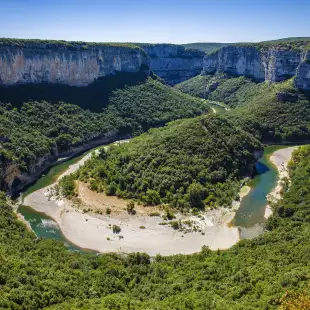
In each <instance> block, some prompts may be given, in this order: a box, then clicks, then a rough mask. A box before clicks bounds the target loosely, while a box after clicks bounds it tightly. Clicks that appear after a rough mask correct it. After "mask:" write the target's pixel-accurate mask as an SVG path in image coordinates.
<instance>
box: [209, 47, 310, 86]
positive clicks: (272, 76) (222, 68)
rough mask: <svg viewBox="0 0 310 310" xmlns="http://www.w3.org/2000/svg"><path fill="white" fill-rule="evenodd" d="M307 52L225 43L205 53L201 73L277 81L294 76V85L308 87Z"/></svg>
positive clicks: (308, 53) (309, 74) (309, 75)
mask: <svg viewBox="0 0 310 310" xmlns="http://www.w3.org/2000/svg"><path fill="white" fill-rule="evenodd" d="M309 56H310V52H304V51H302V50H293V49H280V48H277V47H270V48H266V47H265V48H258V47H255V46H226V47H223V48H221V49H220V50H218V51H217V52H215V53H213V54H211V55H206V56H205V58H204V62H203V72H204V73H206V74H215V73H220V72H224V73H227V74H230V75H237V76H240V75H242V76H245V77H250V78H253V79H254V80H256V81H269V82H272V83H273V82H281V81H284V80H286V79H288V78H291V77H293V76H296V79H295V85H296V87H298V88H301V89H307V90H308V89H310V61H309V60H308V59H310V57H309Z"/></svg>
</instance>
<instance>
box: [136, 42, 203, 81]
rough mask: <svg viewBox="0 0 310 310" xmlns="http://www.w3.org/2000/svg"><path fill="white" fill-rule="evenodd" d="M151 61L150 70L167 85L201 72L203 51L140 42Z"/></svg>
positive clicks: (172, 45) (179, 46) (180, 46)
mask: <svg viewBox="0 0 310 310" xmlns="http://www.w3.org/2000/svg"><path fill="white" fill-rule="evenodd" d="M140 46H141V47H142V48H143V49H144V50H145V51H146V53H147V54H148V56H149V57H150V61H151V70H152V71H153V72H154V73H155V74H156V75H158V76H159V77H160V78H162V79H163V80H164V81H166V82H167V83H168V84H169V85H175V84H178V83H181V82H183V81H185V80H187V79H190V78H192V77H194V76H196V75H198V74H200V73H201V71H202V68H203V57H204V56H205V53H204V52H202V51H199V50H193V49H185V47H184V46H182V45H174V44H140Z"/></svg>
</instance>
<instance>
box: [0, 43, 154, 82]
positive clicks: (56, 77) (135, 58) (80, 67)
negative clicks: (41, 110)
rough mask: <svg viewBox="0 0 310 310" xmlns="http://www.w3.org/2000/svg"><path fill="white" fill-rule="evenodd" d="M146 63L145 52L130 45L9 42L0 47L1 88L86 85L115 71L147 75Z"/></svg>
mask: <svg viewBox="0 0 310 310" xmlns="http://www.w3.org/2000/svg"><path fill="white" fill-rule="evenodd" d="M149 64H150V60H149V57H148V56H147V55H146V53H145V52H144V51H143V50H142V49H141V48H139V47H138V46H134V45H129V44H128V45H125V44H123V45H122V44H119V45H118V44H100V43H98V44H93V43H79V42H64V41H63V42H62V41H60V42H58V41H40V40H12V42H11V43H10V41H9V40H8V42H6V41H4V42H1V45H0V85H15V84H30V83H53V84H66V85H70V86H87V85H89V84H91V83H92V82H93V81H94V80H96V79H98V78H100V77H105V76H108V75H112V74H114V73H115V72H139V71H145V72H147V73H149Z"/></svg>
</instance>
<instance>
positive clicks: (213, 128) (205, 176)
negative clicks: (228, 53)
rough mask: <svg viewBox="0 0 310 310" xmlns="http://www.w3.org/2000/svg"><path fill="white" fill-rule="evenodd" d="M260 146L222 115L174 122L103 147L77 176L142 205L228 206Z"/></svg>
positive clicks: (96, 186)
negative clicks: (107, 147) (114, 144)
mask: <svg viewBox="0 0 310 310" xmlns="http://www.w3.org/2000/svg"><path fill="white" fill-rule="evenodd" d="M261 150H262V146H261V144H260V143H259V142H258V141H257V140H256V139H254V138H253V137H252V136H250V135H248V134H247V133H246V132H244V131H242V130H241V129H239V128H237V127H235V126H233V124H232V123H231V122H229V121H227V120H226V119H224V118H221V117H219V116H215V115H211V114H210V115H207V116H203V117H198V118H194V119H187V120H182V121H174V122H172V123H170V124H169V125H168V126H166V127H164V128H160V129H151V130H150V131H148V133H146V134H143V135H141V136H139V137H136V138H134V139H132V140H131V141H130V142H129V143H124V144H122V145H120V146H114V147H111V148H109V149H108V150H105V149H102V150H101V153H100V155H99V156H98V157H94V158H92V159H90V160H89V161H88V162H86V164H85V165H84V166H83V167H82V168H80V170H79V171H78V172H77V177H78V178H79V179H80V180H82V181H85V182H89V183H90V184H91V187H92V188H95V189H97V190H98V191H103V190H104V191H106V193H107V194H108V195H118V196H120V197H124V198H135V199H137V200H139V201H141V202H142V203H145V204H153V205H156V204H160V203H168V204H170V205H172V206H174V207H178V208H184V207H192V208H204V206H205V205H206V206H209V207H213V206H215V205H219V204H220V205H221V204H223V205H229V204H230V203H231V201H232V199H234V198H236V197H237V193H238V189H239V186H240V180H241V179H242V178H243V177H245V176H247V175H248V174H249V173H251V168H252V167H253V165H254V162H255V161H256V159H257V158H256V157H255V155H254V153H255V151H261Z"/></svg>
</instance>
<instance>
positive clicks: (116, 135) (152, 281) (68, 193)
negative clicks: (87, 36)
mask: <svg viewBox="0 0 310 310" xmlns="http://www.w3.org/2000/svg"><path fill="white" fill-rule="evenodd" d="M307 42H309V39H307V38H304V39H303V40H299V39H292V40H282V41H281V42H269V43H266V42H261V43H250V44H213V43H211V44H210V47H208V48H212V47H214V46H218V47H220V49H218V50H215V51H214V50H213V51H212V52H211V53H209V54H205V52H204V51H201V50H200V51H199V50H192V49H188V48H187V47H186V45H185V46H184V45H183V46H182V45H177V44H146V43H89V42H88V43H87V42H71V41H68V42H67V41H47V40H43V41H40V40H22V39H0V84H1V85H0V102H1V104H0V189H1V191H2V192H0V308H1V309H2V308H3V309H14V310H32V309H48V310H69V309H70V310H81V309H91V310H95V309H96V310H97V309H100V310H101V309H102V310H106V309H109V310H110V309H111V310H112V309H113V310H123V309H124V310H125V309H126V310H127V309H137V310H142V309H154V310H155V309H156V310H159V309H160V310H161V309H167V310H168V309H169V310H170V309H182V310H183V309H184V310H185V309H186V310H187V309H193V310H194V309H195V310H196V309H197V310H198V309H199V310H200V309H212V310H213V309H214V310H215V309H216V310H223V309H229V310H240V309H247V310H256V309H265V310H266V309H268V310H279V309H280V310H283V309H284V310H291V309H290V308H283V307H282V306H283V305H284V304H285V303H286V301H287V300H290V298H293V300H294V301H295V300H299V298H308V297H307V296H308V295H309V294H308V291H307V290H308V286H309V279H308V278H309V262H310V260H309V253H310V252H309V249H310V244H309V240H310V236H309V234H310V233H309V214H308V213H309V212H308V209H309V208H308V207H309V203H310V202H309V201H310V195H309V189H310V184H309V180H310V172H309V171H310V168H309V154H310V148H309V146H306V145H303V146H300V147H298V148H297V150H294V147H292V145H299V144H307V143H309V141H310V100H309V98H310V96H309V93H308V88H309V60H308V57H309V52H308V48H309V47H308V45H307V44H308V43H307ZM191 46H194V47H195V46H197V47H198V46H199V44H194V45H189V47H191ZM201 48H204V49H205V50H206V51H207V50H208V49H206V48H207V47H206V46H202V47H201ZM208 51H209V50H208ZM120 139H125V141H126V143H125V142H124V143H120V142H119V140H120ZM128 140H130V142H129V143H127V141H128ZM114 141H118V142H117V143H116V144H113V142H114ZM111 143H112V144H111ZM98 146H100V148H99V149H98ZM262 150H264V151H265V152H264V155H263V157H262V158H261V159H260V160H258V157H259V156H260V155H261V154H262ZM91 154H93V155H91ZM272 154H273V157H270V156H271V155H272ZM274 157H275V158H276V159H277V160H276V161H275V164H276V166H274V165H273V161H272V159H273V158H274ZM257 160H258V162H257ZM253 167H255V168H254V169H253ZM49 169H50V170H49ZM284 170H285V175H284V176H285V177H284V178H283V179H282V178H281V177H282V176H283V175H282V174H279V171H281V172H283V171H284ZM71 173H73V174H71ZM280 176H281V177H280ZM59 177H61V178H60V182H56V181H57V179H58V178H59ZM251 177H253V178H251ZM275 187H277V188H276V189H275ZM275 190H276V195H275V196H276V199H271V198H272V195H269V196H268V194H270V193H271V192H275ZM19 193H21V196H20V197H18V199H16V200H14V197H13V196H14V195H11V194H16V195H18V194H19ZM16 195H15V196H16ZM22 196H23V197H22ZM269 200H271V201H269ZM267 203H268V204H269V208H268V210H267V211H268V212H267V211H266V205H267ZM267 217H268V219H267ZM31 230H32V231H31ZM64 244H65V246H64ZM87 249H91V250H94V251H95V252H94V251H88V250H87ZM97 251H98V252H97ZM291 296H293V297H291ZM296 296H297V297H296ZM306 300H307V299H306ZM309 300H310V299H309ZM297 309H298V310H299V308H297ZM303 310H304V309H303Z"/></svg>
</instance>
